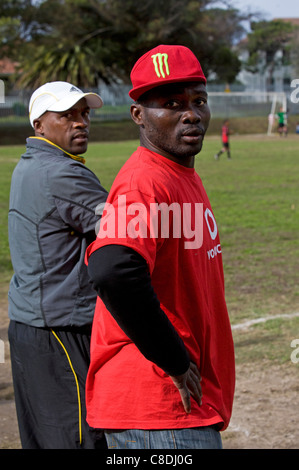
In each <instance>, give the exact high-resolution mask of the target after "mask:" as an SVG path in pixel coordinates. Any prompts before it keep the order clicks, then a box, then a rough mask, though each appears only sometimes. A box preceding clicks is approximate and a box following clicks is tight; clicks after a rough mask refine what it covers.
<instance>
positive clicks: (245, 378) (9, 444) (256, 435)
mask: <svg viewBox="0 0 299 470" xmlns="http://www.w3.org/2000/svg"><path fill="white" fill-rule="evenodd" d="M7 328H8V319H7V308H6V305H5V304H4V305H3V304H2V305H1V306H0V339H1V340H2V341H4V349H5V351H4V352H5V358H4V359H5V361H4V363H1V362H0V449H20V448H21V445H20V440H19V433H18V426H17V418H16V411H15V405H14V398H13V386H12V377H11V369H10V357H9V345H8V341H7ZM236 377H237V380H236V393H235V401H234V408H233V415H232V419H231V423H230V426H229V428H228V429H227V430H226V431H225V432H224V433H223V434H222V438H223V447H224V449H295V448H298V442H299V427H298V409H299V393H298V392H299V380H298V379H299V364H293V363H292V362H291V361H290V363H288V364H284V365H277V364H272V363H271V362H269V361H264V362H255V363H252V364H242V365H237V370H236Z"/></svg>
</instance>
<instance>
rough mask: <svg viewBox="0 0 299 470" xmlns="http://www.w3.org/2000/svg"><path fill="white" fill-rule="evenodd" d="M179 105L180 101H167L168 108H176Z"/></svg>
mask: <svg viewBox="0 0 299 470" xmlns="http://www.w3.org/2000/svg"><path fill="white" fill-rule="evenodd" d="M178 106H179V103H178V101H176V100H169V101H167V103H166V107H167V108H176V107H178Z"/></svg>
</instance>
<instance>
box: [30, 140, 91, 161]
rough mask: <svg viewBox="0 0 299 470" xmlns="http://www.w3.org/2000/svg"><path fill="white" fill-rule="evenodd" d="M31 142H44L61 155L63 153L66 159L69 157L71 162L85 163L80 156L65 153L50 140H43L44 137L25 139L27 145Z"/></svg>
mask: <svg viewBox="0 0 299 470" xmlns="http://www.w3.org/2000/svg"><path fill="white" fill-rule="evenodd" d="M32 140H38V141H41V142H46V143H47V144H49V145H52V146H53V147H55V148H57V149H59V150H60V151H61V152H62V153H64V154H65V155H67V156H68V157H71V158H72V159H73V160H76V161H77V162H80V163H85V158H83V157H81V156H80V155H72V154H71V153H69V152H67V151H66V150H63V149H62V148H61V147H59V146H58V145H56V144H54V143H53V142H51V141H50V140H48V139H45V138H44V137H37V136H32V137H29V138H28V139H27V143H30V142H32Z"/></svg>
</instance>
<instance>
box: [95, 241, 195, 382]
mask: <svg viewBox="0 0 299 470" xmlns="http://www.w3.org/2000/svg"><path fill="white" fill-rule="evenodd" d="M88 272H89V275H90V278H91V280H92V282H93V285H94V288H95V289H96V291H97V293H98V295H99V296H100V297H101V299H102V301H103V302H104V304H105V306H106V308H107V309H108V310H109V312H110V313H111V315H112V316H113V317H114V319H115V320H116V322H117V323H118V324H119V326H120V327H121V328H122V330H123V331H124V332H125V333H126V335H127V336H128V337H129V338H130V339H131V340H132V341H133V342H134V343H135V344H136V346H137V348H138V349H139V350H140V351H141V353H142V354H143V355H144V356H145V357H146V358H147V359H148V360H150V361H152V362H154V363H155V364H157V365H158V366H159V367H160V368H161V369H163V370H164V371H165V372H166V373H167V374H169V375H179V374H183V373H184V372H186V370H187V369H188V368H189V364H190V360H189V356H188V353H187V351H186V348H185V346H184V343H183V341H182V339H181V338H180V337H179V335H178V334H177V332H176V330H175V328H174V327H173V325H172V324H171V322H170V321H169V319H168V317H167V316H166V315H165V313H164V312H163V310H162V309H161V308H160V303H159V301H158V299H157V296H156V295H155V292H154V290H153V287H152V284H151V279H150V274H149V271H148V268H147V264H146V261H145V260H144V258H142V256H140V255H139V254H138V253H137V252H135V251H134V250H132V249H130V248H128V247H125V246H121V245H109V246H105V247H102V248H100V249H99V250H97V251H95V252H94V253H92V255H91V256H90V258H89V262H88Z"/></svg>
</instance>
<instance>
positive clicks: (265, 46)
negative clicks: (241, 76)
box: [246, 20, 294, 72]
mask: <svg viewBox="0 0 299 470" xmlns="http://www.w3.org/2000/svg"><path fill="white" fill-rule="evenodd" d="M251 29H252V33H250V34H249V35H248V44H247V49H248V52H249V59H248V62H247V64H246V65H247V68H248V70H250V71H252V72H256V71H257V70H258V67H259V65H260V63H261V54H263V55H264V57H265V60H264V69H265V68H270V69H272V70H273V69H274V67H275V65H276V61H277V52H278V51H281V53H282V56H281V57H280V58H279V60H281V58H283V60H284V62H285V63H288V62H289V54H288V53H289V44H290V41H291V38H292V35H293V32H294V26H293V25H292V24H291V23H288V22H285V21H282V20H273V21H270V22H267V21H259V22H256V23H252V24H251ZM280 65H281V64H280Z"/></svg>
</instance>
